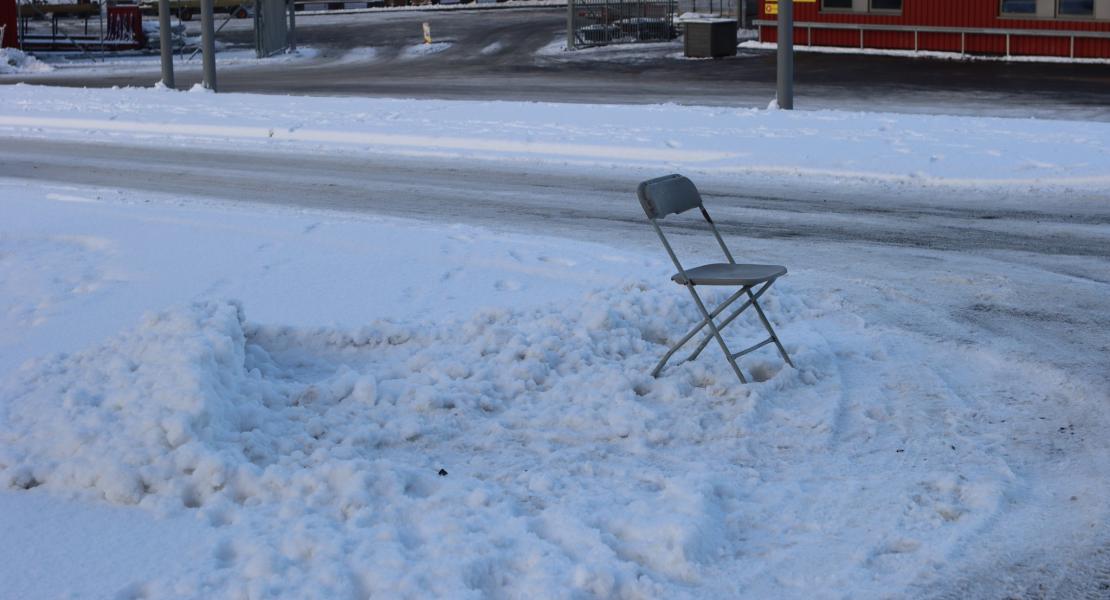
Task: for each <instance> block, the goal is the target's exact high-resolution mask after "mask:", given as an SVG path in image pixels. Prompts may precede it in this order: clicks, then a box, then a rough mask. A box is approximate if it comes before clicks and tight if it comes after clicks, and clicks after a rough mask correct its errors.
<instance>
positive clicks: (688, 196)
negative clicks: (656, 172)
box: [636, 175, 702, 219]
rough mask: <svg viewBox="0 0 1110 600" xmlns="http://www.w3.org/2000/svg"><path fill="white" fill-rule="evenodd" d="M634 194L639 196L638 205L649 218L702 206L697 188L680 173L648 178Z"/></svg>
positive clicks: (660, 217) (657, 217) (662, 216)
mask: <svg viewBox="0 0 1110 600" xmlns="http://www.w3.org/2000/svg"><path fill="white" fill-rule="evenodd" d="M636 195H638V196H639V197H640V206H643V207H644V212H645V213H647V216H648V218H649V219H662V218H664V217H666V216H667V215H676V214H679V213H682V212H686V211H688V210H690V209H691V208H699V207H701V206H702V203H701V194H699V193H698V188H697V187H695V186H694V182H693V181H690V180H689V179H687V178H686V177H683V176H682V175H666V176H663V177H656V178H655V179H649V180H647V181H645V182H643V183H641V184H640V187H638V188H637V189H636Z"/></svg>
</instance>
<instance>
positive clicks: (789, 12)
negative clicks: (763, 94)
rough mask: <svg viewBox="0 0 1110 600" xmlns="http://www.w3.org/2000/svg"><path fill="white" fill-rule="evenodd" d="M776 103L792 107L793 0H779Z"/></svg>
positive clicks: (787, 108)
mask: <svg viewBox="0 0 1110 600" xmlns="http://www.w3.org/2000/svg"><path fill="white" fill-rule="evenodd" d="M778 5H779V7H778V8H779V33H778V50H779V56H778V67H779V69H778V71H779V73H778V81H779V85H778V96H777V100H778V105H779V108H781V109H783V110H793V109H794V0H779V1H778Z"/></svg>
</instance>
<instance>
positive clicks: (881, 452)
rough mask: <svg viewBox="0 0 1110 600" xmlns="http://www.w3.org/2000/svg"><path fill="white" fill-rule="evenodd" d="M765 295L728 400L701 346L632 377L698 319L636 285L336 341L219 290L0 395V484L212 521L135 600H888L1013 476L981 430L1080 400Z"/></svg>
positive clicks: (721, 371) (981, 515)
mask: <svg viewBox="0 0 1110 600" xmlns="http://www.w3.org/2000/svg"><path fill="white" fill-rule="evenodd" d="M780 286H781V287H780V290H779V291H778V292H777V293H773V294H771V295H769V296H768V297H767V299H766V302H765V304H766V308H767V309H768V312H769V314H770V315H771V316H772V319H774V320H775V321H776V326H777V327H778V328H779V332H780V334H781V335H782V337H783V338H784V339H785V340H787V347H788V349H789V350H790V351H791V353H792V354H793V357H794V359H795V361H796V362H797V363H798V365H799V368H798V369H789V368H783V366H782V364H781V361H780V360H779V358H778V357H777V356H775V355H774V353H773V351H770V350H765V351H761V352H759V353H756V354H755V355H754V356H753V357H751V358H747V360H746V362H745V363H744V367H745V369H747V370H748V371H749V372H751V373H753V374H755V376H756V379H757V380H759V381H761V383H756V384H753V385H749V386H742V385H740V384H739V383H738V382H737V381H736V380H735V379H734V377H733V375H732V374H731V372H730V371H729V370H728V368H727V366H726V364H725V362H724V361H723V360H721V359H720V356H719V355H717V354H716V349H715V348H710V349H709V350H708V351H707V352H706V354H705V356H704V357H703V358H702V359H701V360H699V361H698V362H696V363H692V364H686V365H681V366H678V367H673V368H671V369H669V370H668V371H667V372H666V373H665V375H664V377H662V378H660V379H658V380H656V379H652V378H651V377H650V376H649V375H648V371H649V369H650V367H651V365H652V364H653V362H654V360H655V359H656V358H657V357H658V356H659V354H660V353H661V352H662V350H664V348H665V347H664V345H663V344H665V343H667V342H670V341H672V340H674V339H675V338H677V337H678V336H679V335H681V334H682V333H683V332H684V327H685V326H687V325H688V324H689V322H690V319H691V316H692V315H693V314H694V311H693V309H692V307H691V306H690V301H689V300H688V299H685V298H684V296H683V295H682V294H678V293H675V292H676V289H675V288H673V287H671V286H667V287H661V286H654V285H648V284H645V283H641V282H637V281H629V282H628V283H627V284H626V285H624V286H623V287H621V288H619V289H609V290H606V291H601V292H593V293H590V294H587V295H585V296H583V297H581V298H580V299H579V300H578V301H576V302H571V303H567V304H564V303H559V304H554V305H547V306H543V307H540V308H533V309H525V310H516V311H513V310H504V309H491V310H486V311H482V312H480V313H478V314H476V315H474V316H473V317H471V318H467V319H462V320H459V321H450V322H435V321H413V322H390V321H379V322H374V323H371V324H370V325H367V326H365V327H363V328H361V329H357V330H350V331H339V330H334V329H296V328H286V327H275V326H261V325H255V324H251V323H249V322H248V321H246V320H245V318H244V313H243V309H242V307H241V306H239V305H238V304H237V303H227V302H205V303H200V304H197V305H194V306H191V307H188V308H181V309H176V310H170V311H167V312H162V313H158V314H152V315H148V316H147V317H146V318H145V319H144V321H143V322H142V323H141V325H140V326H139V327H137V328H135V329H134V330H131V331H128V332H125V333H123V334H120V335H118V336H116V337H114V338H112V339H110V340H108V341H107V342H106V343H104V344H102V345H100V346H98V347H94V348H91V349H89V350H86V351H83V352H78V353H75V354H72V355H55V356H51V357H47V358H43V359H38V360H33V361H30V362H28V363H27V364H25V365H24V366H23V367H22V368H21V369H19V370H18V371H17V372H15V373H14V374H13V375H12V376H11V377H9V378H8V379H7V380H6V381H5V382H4V383H3V384H2V385H0V398H2V399H3V403H2V404H0V485H2V486H4V487H8V488H11V489H16V490H18V489H32V488H34V489H46V490H54V491H58V492H63V493H80V494H88V493H91V494H94V495H96V496H98V497H103V498H104V499H106V500H107V501H108V502H112V503H117V504H128V505H132V504H135V505H138V506H140V507H143V508H145V509H148V510H151V511H154V512H155V513H157V514H162V515H175V514H188V513H192V514H195V515H196V517H197V518H198V519H200V520H201V521H202V522H203V523H205V524H206V526H210V527H212V528H214V529H215V530H217V531H219V532H221V536H222V537H221V538H220V539H221V540H222V541H221V542H220V543H218V544H217V545H216V547H215V548H213V549H212V553H211V555H210V556H209V557H208V559H207V561H208V562H207V563H206V564H204V565H201V566H198V570H197V571H196V572H195V574H194V575H191V576H188V577H184V576H182V577H177V578H167V579H165V580H156V581H149V582H141V585H140V586H139V588H138V589H141V590H142V591H143V593H145V594H147V595H148V596H150V597H166V596H171V595H172V596H175V597H204V596H207V597H212V596H213V595H216V596H222V597H227V596H233V595H235V594H243V595H250V596H251V597H291V596H295V597H305V598H310V597H318V598H337V597H356V596H358V597H365V596H366V595H368V594H369V595H376V594H382V595H384V596H386V597H398V598H405V597H445V598H477V597H498V596H506V597H566V598H578V597H599V598H606V597H627V598H648V597H687V596H692V597H726V596H735V595H737V594H739V593H740V592H741V591H743V592H744V593H745V594H746V595H749V596H751V597H771V596H774V597H784V596H791V595H795V594H800V593H801V592H802V591H807V592H808V591H812V590H813V589H815V586H829V588H830V589H837V588H838V587H843V586H847V585H852V586H855V589H857V590H859V591H861V592H868V590H870V591H878V590H889V589H901V588H903V587H904V586H906V585H908V584H909V583H911V582H913V581H915V580H917V579H918V578H920V577H922V576H926V577H927V576H928V573H930V572H931V571H932V570H934V569H936V568H938V565H941V564H943V561H944V559H945V558H946V556H948V555H949V553H951V552H953V551H956V550H958V549H959V547H960V543H961V540H962V539H963V538H964V537H967V536H969V535H971V534H973V533H974V532H976V531H977V530H979V529H980V528H981V527H982V526H983V525H984V524H985V523H987V522H988V521H989V520H990V519H991V518H992V517H994V516H995V515H996V514H997V513H998V511H999V510H1000V507H1001V505H1002V503H1003V499H1004V497H1005V495H1006V494H1007V493H1008V491H1012V490H1017V489H1020V485H1021V482H1020V481H1015V477H1016V476H1015V474H1014V473H1013V472H1012V471H1011V470H1010V469H1009V467H1008V466H1007V463H1006V461H1005V460H1004V457H1003V456H1000V455H999V454H998V452H996V451H995V450H994V449H993V446H994V442H993V441H991V440H992V439H994V438H993V437H992V433H991V426H990V425H989V423H993V422H996V420H997V419H996V416H997V414H998V413H999V412H1000V411H1001V412H1003V413H1005V414H1007V415H1009V416H1011V417H1012V416H1013V411H1014V406H1017V405H1024V406H1029V405H1032V404H1041V403H1047V402H1051V403H1053V404H1054V405H1056V407H1057V410H1059V411H1061V412H1062V413H1064V414H1066V413H1068V412H1069V410H1070V408H1069V400H1068V399H1069V398H1074V397H1076V396H1075V390H1074V389H1073V388H1071V387H1069V386H1068V385H1067V384H1066V382H1062V381H1060V378H1059V377H1056V376H1054V375H1053V374H1052V373H1051V372H1044V371H1042V372H1041V373H1039V374H1038V377H1039V378H1040V379H1041V380H1042V381H1043V382H1044V383H1043V384H1030V383H1029V381H1028V380H1027V379H1023V378H1022V377H1021V376H1020V374H1021V373H1022V369H1023V368H1025V365H1021V364H1015V365H1013V366H1008V365H1005V364H998V363H999V361H998V359H997V357H994V356H991V355H983V354H981V353H971V352H954V353H950V355H949V356H948V357H947V358H945V359H941V362H943V363H944V364H942V365H938V364H936V362H937V361H932V362H933V363H934V364H933V365H932V366H928V365H927V364H926V363H929V362H930V361H929V360H923V357H925V356H932V355H933V354H932V353H933V352H936V349H934V348H930V347H927V345H926V343H925V342H924V341H922V340H918V339H916V338H915V337H914V336H912V335H908V334H907V333H906V332H904V331H901V330H886V329H879V330H874V329H872V328H869V327H867V326H866V325H865V324H864V323H863V321H862V320H861V319H859V318H858V317H855V316H853V315H851V314H847V313H844V311H843V309H844V306H843V300H842V299H841V298H840V297H839V296H838V295H836V294H832V293H830V294H826V295H824V296H822V297H818V298H812V299H805V300H803V299H802V298H799V297H796V296H795V295H794V294H793V293H791V290H790V286H789V285H788V282H786V283H784V284H780ZM734 327H738V330H742V331H744V332H745V334H746V335H749V336H750V335H753V334H754V333H755V332H757V331H758V329H757V328H756V325H755V324H754V323H752V322H751V321H750V320H749V321H747V322H746V323H743V324H739V325H737V326H734ZM736 335H742V334H736ZM938 354H940V353H938ZM986 369H989V371H987V372H988V373H989V374H988V375H986V376H984V375H983V373H984V370H986ZM1061 390H1062V391H1061ZM953 398H958V399H959V400H958V402H955V401H954V400H953ZM1000 405H1008V406H1000ZM1003 420H1004V419H1003ZM972 426H974V428H975V431H974V433H972V430H971V429H969V428H971V427H972ZM1029 426H1031V427H1038V426H1043V427H1046V428H1048V429H1052V425H1051V424H1041V423H1037V422H1033V423H1031V424H1029ZM983 430H985V431H983ZM895 465H896V466H897V468H894V467H895ZM861 521H865V522H867V523H868V527H866V528H859V527H857V526H856V525H855V523H858V522H861ZM278 524H280V526H279V525H278ZM817 565H820V568H819V569H818V568H816V566H817ZM768 572H770V573H771V574H772V575H773V576H768ZM721 573H729V575H728V576H724V577H722V576H720V574H721ZM861 581H866V582H868V583H865V584H861V583H859V582H861ZM872 586H873V587H872ZM863 595H867V594H866V593H865V594H863Z"/></svg>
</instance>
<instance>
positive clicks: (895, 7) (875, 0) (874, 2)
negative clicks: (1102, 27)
mask: <svg viewBox="0 0 1110 600" xmlns="http://www.w3.org/2000/svg"><path fill="white" fill-rule="evenodd" d="M1061 1H1063V0H1061ZM1092 1H1093V0H1092ZM871 10H887V11H900V10H902V0H871Z"/></svg>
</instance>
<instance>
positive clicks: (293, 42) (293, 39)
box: [289, 0, 297, 52]
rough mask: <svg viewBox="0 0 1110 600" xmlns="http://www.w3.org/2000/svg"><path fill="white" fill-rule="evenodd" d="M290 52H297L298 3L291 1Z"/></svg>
mask: <svg viewBox="0 0 1110 600" xmlns="http://www.w3.org/2000/svg"><path fill="white" fill-rule="evenodd" d="M289 51H290V52H296V51H297V2H296V0H289Z"/></svg>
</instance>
